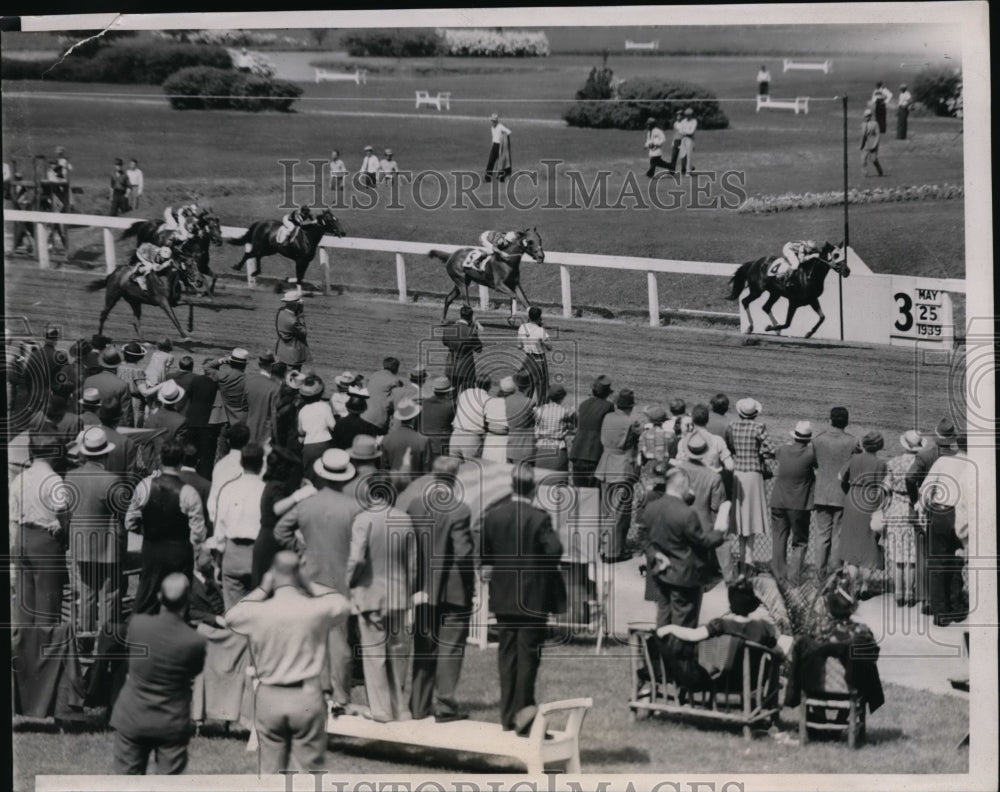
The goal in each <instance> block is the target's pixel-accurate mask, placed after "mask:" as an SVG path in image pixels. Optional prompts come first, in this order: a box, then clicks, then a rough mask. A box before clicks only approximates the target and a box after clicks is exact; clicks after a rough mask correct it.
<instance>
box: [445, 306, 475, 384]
mask: <svg viewBox="0 0 1000 792" xmlns="http://www.w3.org/2000/svg"><path fill="white" fill-rule="evenodd" d="M459 313H460V318H459V320H458V321H457V322H456V323H455V324H453V325H448V326H447V327H445V328H444V332H443V333H442V335H441V343H443V344H444V345H445V346H446V347H448V362H447V363H445V367H444V375H445V376H446V377H447V378H448V379H450V380H451V386H452V387H453V388H454V389H455V395H456V396H457V395H458V394H459V393H461V392H462V391H463V390H465V389H466V388H471V387H472V386H473V385H475V383H476V355H475V353H476V352H482V351H483V342H482V341H480V340H479V331H478V330H477V329H476V327H475V325H474V324H473V319H472V316H473V314H472V309H471V308H470V307H469V306H468V305H463V306H462V309H461V311H460V312H459Z"/></svg>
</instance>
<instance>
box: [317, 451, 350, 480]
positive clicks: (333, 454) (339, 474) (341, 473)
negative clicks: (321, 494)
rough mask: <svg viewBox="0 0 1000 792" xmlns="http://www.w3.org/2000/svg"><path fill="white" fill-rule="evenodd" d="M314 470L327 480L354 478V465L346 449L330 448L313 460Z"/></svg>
mask: <svg viewBox="0 0 1000 792" xmlns="http://www.w3.org/2000/svg"><path fill="white" fill-rule="evenodd" d="M313 472H314V473H315V474H316V475H317V476H319V477H320V478H323V479H326V480H327V481H350V480H351V479H352V478H354V465H352V464H351V457H350V456H349V455H348V453H347V452H346V451H344V450H342V449H340V448H330V449H327V450H326V451H324V452H323V456H321V457H320V458H319V459H317V460H316V461H315V462H313Z"/></svg>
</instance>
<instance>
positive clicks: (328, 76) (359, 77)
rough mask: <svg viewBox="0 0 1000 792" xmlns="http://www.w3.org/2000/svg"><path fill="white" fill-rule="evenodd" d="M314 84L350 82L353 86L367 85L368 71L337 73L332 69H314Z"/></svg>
mask: <svg viewBox="0 0 1000 792" xmlns="http://www.w3.org/2000/svg"><path fill="white" fill-rule="evenodd" d="M314 71H315V72H316V82H317V84H318V83H321V82H352V83H354V84H355V85H361V83H365V84H366V85H367V84H368V70H367V69H358V70H357V71H354V72H349V73H348V72H337V71H333V70H332V69H314Z"/></svg>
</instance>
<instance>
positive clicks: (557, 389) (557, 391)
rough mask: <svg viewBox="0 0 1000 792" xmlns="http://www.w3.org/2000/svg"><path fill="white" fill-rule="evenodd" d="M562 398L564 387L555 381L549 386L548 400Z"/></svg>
mask: <svg viewBox="0 0 1000 792" xmlns="http://www.w3.org/2000/svg"><path fill="white" fill-rule="evenodd" d="M564 398H566V388H565V387H564V386H563V385H560V384H559V383H556V384H555V385H553V386H552V387H551V388H549V401H554V402H557V401H559V400H560V399H564Z"/></svg>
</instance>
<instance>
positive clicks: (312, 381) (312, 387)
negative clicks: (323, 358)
mask: <svg viewBox="0 0 1000 792" xmlns="http://www.w3.org/2000/svg"><path fill="white" fill-rule="evenodd" d="M324 387H325V386H324V384H323V380H322V379H321V378H320V377H317V376H315V375H310V376H308V377H306V378H305V379H304V380H303V381H302V387H301V388H299V393H301V394H302V395H303V396H305V397H306V398H311V397H313V396H319V395H320V394H321V393H322V392H323V388H324Z"/></svg>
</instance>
